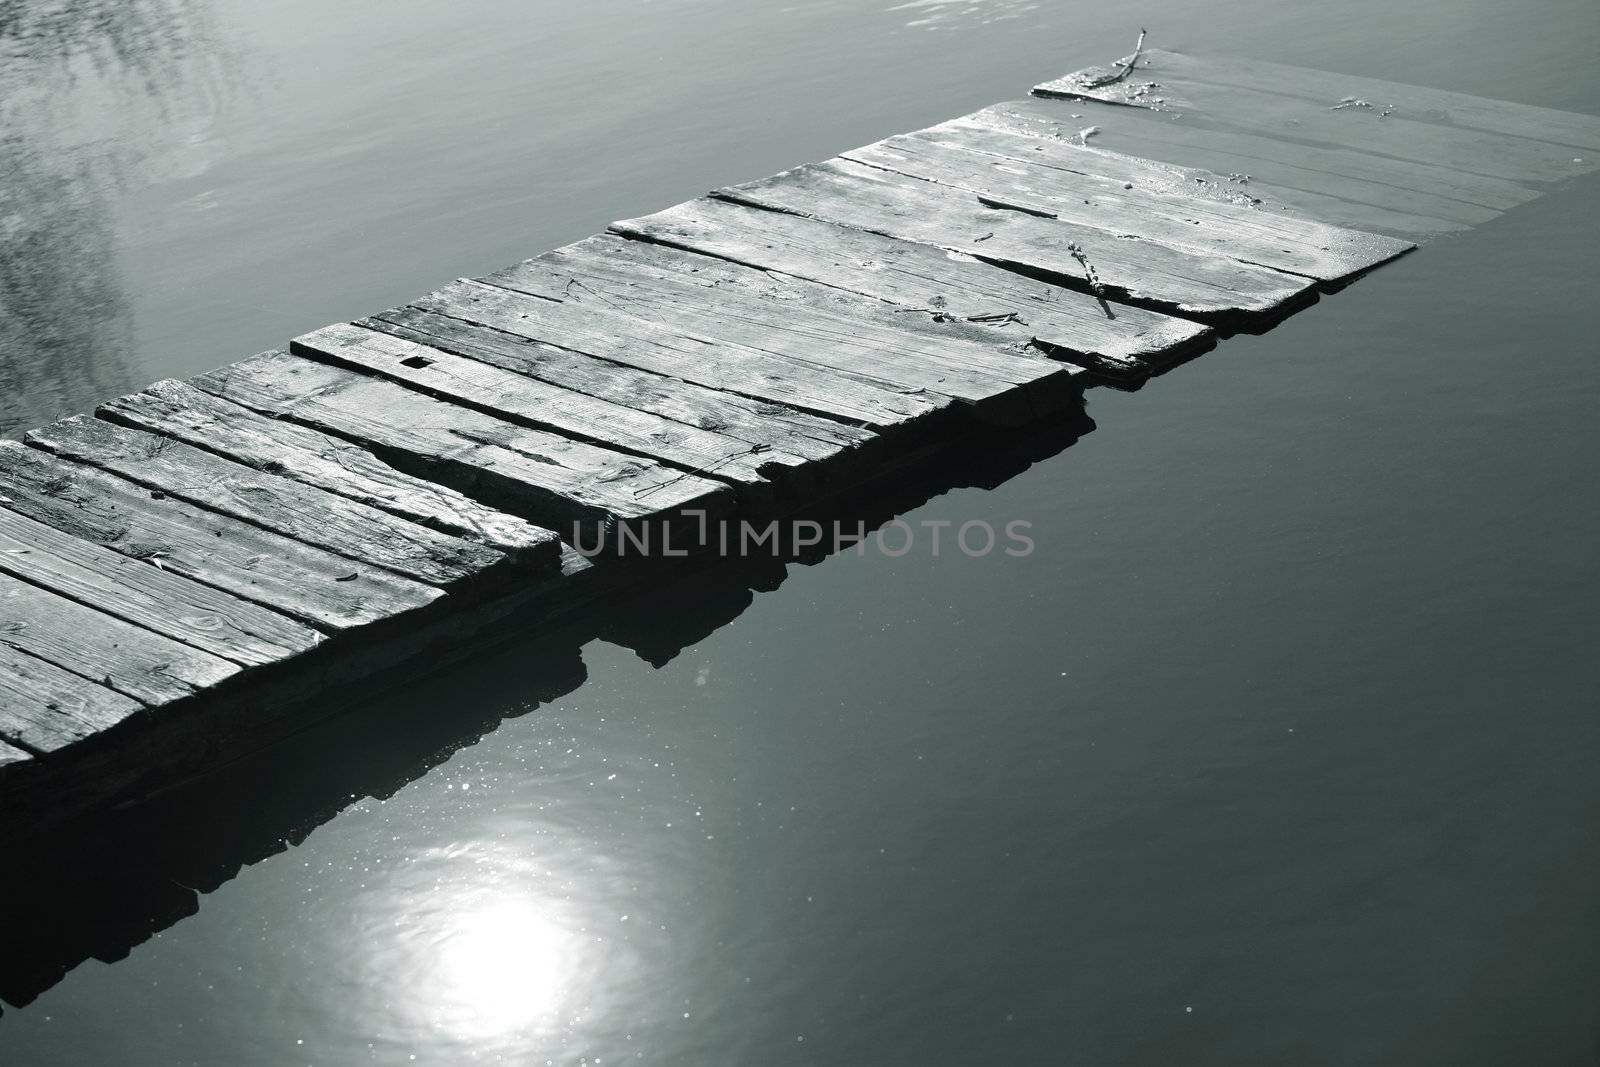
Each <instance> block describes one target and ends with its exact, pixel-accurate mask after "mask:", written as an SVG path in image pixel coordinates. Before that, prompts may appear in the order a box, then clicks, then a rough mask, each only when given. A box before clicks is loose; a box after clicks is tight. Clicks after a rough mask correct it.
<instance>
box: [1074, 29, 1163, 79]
mask: <svg viewBox="0 0 1600 1067" xmlns="http://www.w3.org/2000/svg"><path fill="white" fill-rule="evenodd" d="M1146 32H1148V31H1146V30H1144V29H1143V28H1140V30H1139V39H1138V40H1137V41H1135V42H1134V45H1133V54H1132V55H1128V56H1123V57H1122V58H1121V59H1119V60H1117V62H1116V64H1115V67H1114V68H1113V69H1112V70H1110V71H1109V72H1107V73H1105V74H1099V75H1096V74H1091V73H1090V72H1089V71H1087V70H1085V71H1079V72H1078V73H1077V74H1075V75H1073V80H1074V81H1076V82H1077V83H1078V85H1079V86H1080V87H1081V88H1084V89H1099V88H1101V87H1102V86H1106V85H1115V84H1116V83H1117V82H1119V81H1121V80H1122V79H1123V78H1126V77H1127V76H1128V75H1129V74H1131V73H1132V72H1133V68H1134V67H1135V66H1136V65H1137V64H1138V62H1139V55H1140V53H1141V52H1143V51H1144V38H1145V34H1146ZM1091 69H1094V68H1091ZM1098 69H1100V70H1105V69H1106V68H1104V67H1100V68H1098Z"/></svg>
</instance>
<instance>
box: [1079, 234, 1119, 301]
mask: <svg viewBox="0 0 1600 1067" xmlns="http://www.w3.org/2000/svg"><path fill="white" fill-rule="evenodd" d="M1067 251H1068V252H1070V253H1072V258H1073V259H1075V260H1077V261H1078V265H1079V266H1081V267H1082V268H1083V276H1084V278H1086V279H1087V280H1088V282H1089V291H1090V292H1092V293H1093V294H1094V298H1095V299H1096V300H1098V301H1100V310H1101V311H1104V312H1105V313H1106V318H1108V319H1114V318H1116V316H1115V315H1113V314H1112V313H1111V305H1110V304H1109V303H1108V302H1107V301H1106V287H1105V286H1104V285H1101V284H1100V273H1099V272H1098V271H1096V270H1095V269H1094V264H1092V263H1090V262H1089V257H1088V256H1087V255H1085V254H1084V251H1083V247H1082V246H1081V245H1079V244H1078V242H1076V241H1073V242H1071V243H1070V244H1068V245H1067Z"/></svg>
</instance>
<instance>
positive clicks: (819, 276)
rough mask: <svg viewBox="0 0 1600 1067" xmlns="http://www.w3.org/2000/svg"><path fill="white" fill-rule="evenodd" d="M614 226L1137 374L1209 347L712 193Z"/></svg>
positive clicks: (917, 251) (1055, 293)
mask: <svg viewBox="0 0 1600 1067" xmlns="http://www.w3.org/2000/svg"><path fill="white" fill-rule="evenodd" d="M611 229H612V231H613V232H615V233H620V234H622V235H624V236H628V237H633V238H637V239H641V240H648V241H652V242H655V243H658V244H663V245H668V246H670V247H673V248H682V249H685V250H687V251H691V252H698V253H701V254H703V255H708V256H717V257H720V258H722V259H726V260H728V261H729V262H732V263H739V264H743V265H745V266H749V267H755V268H759V269H761V270H765V271H771V272H776V273H781V274H784V275H788V276H790V277H794V278H801V279H805V280H807V281H813V282H819V283H821V284H823V285H830V286H833V287H835V288H838V289H843V290H845V291H847V292H852V293H860V294H862V295H864V296H871V297H876V298H877V299H879V300H883V301H887V302H889V303H892V304H894V305H896V307H897V309H899V313H901V314H918V313H922V314H926V315H928V316H929V317H930V318H953V319H957V320H968V321H976V322H985V323H994V324H996V325H995V326H994V327H993V328H996V329H999V330H1000V331H1001V332H1002V333H1004V332H1006V331H1020V332H1023V333H1025V334H1026V335H1027V336H1028V337H1030V338H1031V339H1032V340H1033V341H1034V343H1035V344H1037V345H1039V346H1041V347H1042V348H1043V349H1044V350H1045V351H1047V352H1049V353H1050V354H1052V355H1055V356H1058V357H1059V358H1062V359H1066V360H1069V361H1071V362H1074V363H1077V364H1079V365H1081V366H1085V367H1090V368H1093V369H1095V370H1098V371H1102V372H1105V373H1110V374H1118V375H1143V374H1148V373H1149V372H1150V371H1151V370H1154V369H1156V368H1159V367H1161V366H1164V365H1165V364H1167V363H1169V362H1171V361H1172V360H1174V359H1176V358H1179V357H1181V356H1184V355H1187V354H1190V353H1192V352H1193V351H1194V350H1195V349H1196V348H1198V347H1202V346H1204V345H1206V344H1209V343H1211V340H1212V338H1211V331H1210V329H1209V328H1207V327H1205V326H1202V325H1200V324H1198V323H1194V322H1190V321H1189V320H1187V319H1180V318H1175V317H1173V316H1169V315H1162V314H1159V313H1157V312H1153V311H1146V310H1144V309H1143V308H1137V307H1132V306H1130V305H1126V304H1119V305H1116V306H1115V308H1114V310H1113V311H1112V314H1110V315H1107V314H1106V310H1105V308H1104V307H1102V305H1101V303H1100V301H1098V300H1096V299H1095V298H1094V297H1092V296H1090V295H1089V294H1086V293H1080V292H1077V291H1076V290H1072V289H1065V288H1062V287H1061V286H1059V285H1051V284H1049V283H1048V282H1040V281H1034V280H1032V279H1029V278H1024V277H1022V276H1020V275H1017V274H1014V273H1012V272H1011V271H1008V270H1003V269H1001V268H999V267H996V266H993V265H992V264H988V263H985V262H983V261H982V260H979V259H975V258H973V257H972V256H968V255H964V254H961V253H954V252H947V251H945V250H943V249H939V248H935V247H933V246H931V245H927V244H920V243H917V242H913V241H901V240H896V239H895V238H892V237H884V236H882V235H880V234H875V233H869V232H867V231H866V230H859V229H853V228H850V227H847V226H837V225H834V224H833V223H831V222H825V221H822V220H820V219H814V218H807V217H804V216H800V215H792V214H788V213H786V212H781V211H764V210H761V209H759V208H755V207H751V206H748V205H745V204H735V203H732V202H729V201H725V200H717V199H714V198H711V197H702V198H701V199H699V200H691V201H689V202H687V203H684V204H679V205H678V206H677V207H672V208H668V209H667V210H665V211H660V212H657V213H656V214H654V215H648V216H645V217H644V218H638V219H628V220H625V221H622V222H616V223H613V224H612V226H611Z"/></svg>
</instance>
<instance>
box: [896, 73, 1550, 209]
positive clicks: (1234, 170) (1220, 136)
mask: <svg viewBox="0 0 1600 1067" xmlns="http://www.w3.org/2000/svg"><path fill="white" fill-rule="evenodd" d="M1029 104H1042V105H1045V106H1047V107H1049V108H1051V109H1052V110H1053V111H1055V112H1056V113H1057V114H1056V116H1055V117H1048V116H1047V115H1039V114H1037V113H1028V112H1025V111H1023V110H1021V109H1020V108H1018V109H1015V110H1014V109H1013V107H1012V105H1010V104H1001V105H996V106H995V107H994V108H987V109H985V110H983V111H979V112H976V113H974V114H972V115H968V116H964V117H963V118H959V119H953V120H951V121H950V122H947V123H941V124H940V125H939V126H933V127H930V128H929V129H927V130H925V131H922V132H920V133H918V134H915V135H914V136H918V137H922V136H938V135H939V134H940V133H941V132H942V131H943V130H945V129H949V128H962V129H975V128H992V129H998V130H1002V131H1004V132H1007V133H1012V134H1019V135H1022V136H1028V137H1033V138H1035V139H1037V140H1039V141H1041V142H1043V143H1046V144H1049V145H1054V146H1058V147H1057V148H1053V149H1042V150H1041V151H1050V152H1052V154H1053V155H1054V157H1055V159H1056V162H1057V165H1060V166H1067V167H1069V169H1078V170H1081V171H1083V172H1084V173H1090V174H1103V175H1106V176H1108V177H1113V178H1120V179H1121V180H1123V181H1127V182H1132V183H1134V184H1135V185H1138V184H1140V183H1142V182H1149V183H1151V184H1152V185H1154V186H1156V187H1162V186H1164V185H1168V184H1170V183H1177V184H1180V185H1181V184H1182V183H1184V182H1188V183H1189V184H1190V185H1191V186H1192V187H1193V189H1194V190H1195V191H1196V193H1197V195H1201V196H1207V197H1211V198H1213V199H1221V200H1232V201H1234V202H1245V203H1251V204H1253V205H1254V206H1255V207H1256V208H1257V209H1259V210H1262V211H1275V212H1278V213H1281V214H1295V215H1299V216H1303V217H1305V218H1314V219H1318V220H1320V221H1323V222H1330V223H1333V224H1335V225H1339V226H1351V227H1355V228H1358V229H1366V230H1369V231H1375V232H1383V233H1390V234H1402V235H1405V236H1407V237H1414V236H1429V235H1434V234H1441V233H1450V232H1454V231H1458V230H1464V229H1468V228H1470V227H1472V226H1476V225H1479V224H1481V223H1484V222H1487V221H1489V220H1490V219H1493V218H1496V217H1498V216H1499V214H1500V210H1499V209H1498V208H1493V207H1486V206H1483V205H1481V204H1478V203H1473V202H1468V201H1465V200H1459V199H1452V198H1451V197H1449V196H1442V195H1439V194H1438V193H1436V192H1432V191H1428V192H1424V191H1419V190H1416V189H1410V188H1403V187H1399V186H1395V185H1389V184H1385V183H1383V182H1378V181H1371V180H1368V179H1366V178H1358V177H1350V176H1348V175H1345V174H1341V173H1338V172H1336V171H1334V170H1332V169H1320V170H1319V169H1315V168H1314V167H1312V166H1309V165H1302V164H1309V163H1311V162H1312V161H1311V160H1309V159H1307V158H1306V157H1307V155H1310V154H1317V153H1326V154H1328V155H1339V154H1344V155H1348V156H1350V157H1352V158H1354V159H1355V160H1357V161H1359V162H1358V163H1355V164H1352V165H1349V166H1347V167H1346V168H1345V169H1350V170H1373V169H1380V170H1381V169H1384V168H1381V167H1380V168H1373V167H1367V166H1364V165H1363V164H1365V163H1367V162H1370V161H1372V160H1378V161H1382V162H1385V163H1391V162H1392V163H1394V164H1398V165H1400V166H1402V167H1407V168H1410V167H1421V164H1412V163H1408V162H1407V161H1405V160H1386V159H1385V157H1382V156H1369V155H1366V154H1363V153H1359V152H1352V151H1350V150H1348V149H1320V148H1310V146H1298V145H1293V144H1290V143H1288V142H1284V141H1275V140H1272V139H1271V138H1266V137H1262V138H1256V137H1252V136H1251V135H1249V134H1237V133H1235V132H1234V131H1231V130H1202V129H1194V128H1190V127H1187V126H1184V125H1183V124H1182V123H1181V122H1180V121H1178V120H1176V119H1174V118H1171V117H1169V116H1153V115H1150V114H1148V113H1145V112H1141V111H1139V110H1137V109H1135V108H1125V107H1116V106H1115V105H1112V104H1101V103H1098V102H1096V101H1071V102H1065V101H1059V100H1034V101H1025V102H1023V104H1022V106H1023V107H1026V106H1028V105H1029ZM1069 107H1070V108H1071V110H1070V111H1068V110H1066V109H1067V108H1069ZM1073 115H1076V116H1077V117H1076V118H1071V116H1073ZM1068 119H1070V120H1071V121H1067V120H1068ZM1149 123H1154V124H1155V126H1156V127H1157V128H1155V129H1153V130H1151V129H1147V128H1146V125H1147V124H1149ZM1091 127H1092V128H1094V129H1095V131H1096V132H1095V133H1094V135H1093V137H1092V139H1091V140H1090V141H1089V143H1088V144H1087V145H1085V144H1081V143H1079V141H1078V139H1077V137H1078V133H1079V131H1080V130H1082V129H1086V128H1091ZM1173 135H1175V136H1173ZM1257 143H1259V145H1260V146H1264V147H1258V146H1257ZM1302 147H1305V148H1308V149H1309V152H1307V153H1301V152H1299V151H1297V150H1298V149H1299V148H1302ZM1247 151H1248V152H1249V153H1252V154H1247ZM1263 155H1264V156H1268V157H1270V156H1273V155H1278V156H1284V157H1290V156H1292V157H1295V159H1296V160H1297V162H1283V161H1282V160H1279V159H1272V158H1262V157H1263ZM1338 165H1341V164H1339V163H1337V161H1335V162H1334V163H1331V164H1329V165H1328V166H1329V167H1330V168H1331V167H1332V166H1338ZM1426 169H1431V170H1439V169H1440V168H1426ZM1448 173H1450V174H1453V175H1459V174H1460V172H1459V171H1450V172H1448ZM1468 177H1474V176H1470V175H1469V176H1468ZM1486 180H1490V181H1498V180H1499V179H1486ZM1503 184H1505V185H1507V186H1510V185H1511V183H1509V182H1506V183H1503ZM1521 192H1522V193H1523V194H1525V197H1532V196H1535V195H1537V194H1536V193H1534V192H1533V191H1532V190H1522V191H1521ZM1486 198H1489V199H1497V198H1498V197H1495V196H1493V195H1488V196H1487V197H1486Z"/></svg>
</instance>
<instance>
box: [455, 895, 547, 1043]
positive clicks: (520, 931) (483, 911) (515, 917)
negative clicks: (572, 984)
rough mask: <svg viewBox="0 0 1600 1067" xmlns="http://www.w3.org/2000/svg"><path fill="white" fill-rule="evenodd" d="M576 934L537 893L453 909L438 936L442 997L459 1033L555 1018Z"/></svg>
mask: <svg viewBox="0 0 1600 1067" xmlns="http://www.w3.org/2000/svg"><path fill="white" fill-rule="evenodd" d="M577 947H578V946H577V943H576V939H575V938H574V937H573V935H572V934H571V933H569V932H568V931H566V930H565V929H563V928H562V927H561V926H560V925H559V924H558V923H557V922H556V921H555V920H554V918H553V917H552V916H550V915H549V914H547V913H545V912H543V911H541V909H540V908H539V906H538V902H537V901H536V900H530V899H505V900H500V901H496V902H494V903H492V904H488V905H486V906H482V907H479V908H476V909H472V910H467V911H463V912H461V913H459V914H457V915H456V916H453V917H452V919H451V921H450V928H449V930H448V932H447V933H446V934H445V936H444V937H443V938H442V939H441V941H440V942H439V944H438V960H437V961H436V962H437V968H438V969H437V971H436V972H435V973H436V975H437V977H438V980H439V983H440V993H441V999H442V1000H443V1002H444V1005H445V1006H446V1014H447V1016H448V1019H449V1024H450V1025H451V1027H452V1028H453V1029H454V1028H460V1029H462V1030H470V1031H471V1033H470V1034H468V1033H461V1034H459V1035H458V1036H461V1037H468V1036H479V1037H489V1036H493V1035H496V1034H506V1033H510V1032H513V1031H519V1030H527V1029H538V1028H543V1027H546V1026H550V1025H552V1024H553V1023H555V1022H556V1021H557V1018H558V1014H559V1011H560V1008H561V1003H562V1001H563V999H564V993H565V992H566V989H565V986H566V983H567V982H568V980H569V979H570V978H571V977H572V972H573V970H574V965H575V963H576V960H575V958H574V956H575V951H576V949H577Z"/></svg>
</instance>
